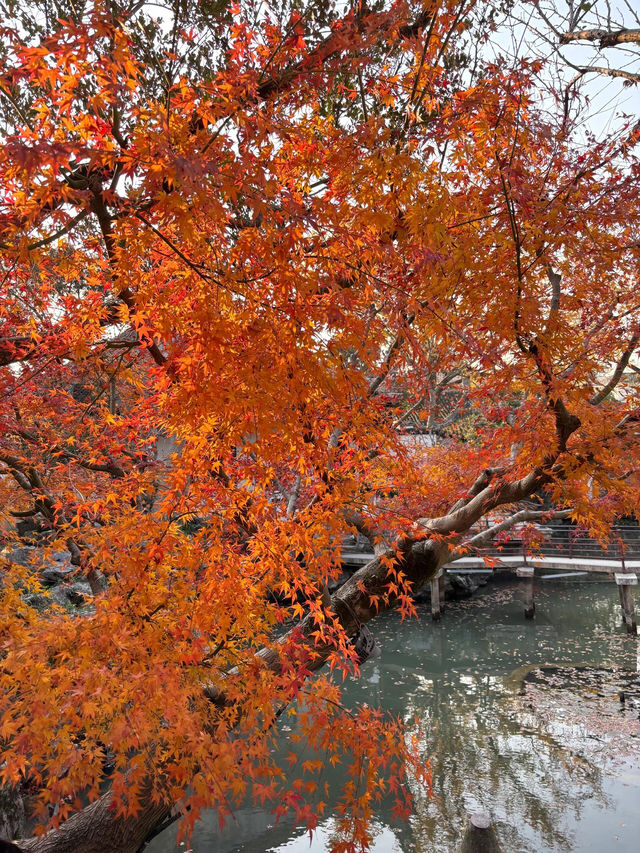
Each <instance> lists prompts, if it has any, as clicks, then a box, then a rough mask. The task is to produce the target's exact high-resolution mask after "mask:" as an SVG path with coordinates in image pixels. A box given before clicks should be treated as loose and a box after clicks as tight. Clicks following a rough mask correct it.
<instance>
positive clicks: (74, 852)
mask: <svg viewBox="0 0 640 853" xmlns="http://www.w3.org/2000/svg"><path fill="white" fill-rule="evenodd" d="M111 806H112V802H111V797H110V796H109V794H105V796H103V797H101V798H100V799H99V800H96V801H95V802H94V803H91V805H89V806H87V807H86V808H85V809H83V810H82V811H81V812H77V813H76V814H74V815H72V816H71V817H70V818H69V819H68V820H67V821H65V822H64V823H63V824H62V826H61V827H60V828H59V829H56V830H54V831H52V832H49V833H47V834H46V835H43V836H41V837H39V838H29V839H24V840H20V841H16V842H15V843H16V844H17V845H18V846H19V847H20V849H21V850H27V851H31V853H138V850H140V848H141V846H142V844H143V843H144V841H145V839H146V838H147V836H148V835H149V834H150V833H151V832H152V831H153V830H154V829H155V827H157V826H158V825H159V824H160V823H161V822H162V821H163V820H165V818H167V817H168V816H169V814H170V812H171V809H170V807H169V806H167V805H153V804H152V803H148V804H147V805H144V804H143V805H142V808H141V811H140V812H139V813H138V814H137V815H136V817H128V818H122V817H117V816H116V815H115V813H114V811H113V808H112V807H111Z"/></svg>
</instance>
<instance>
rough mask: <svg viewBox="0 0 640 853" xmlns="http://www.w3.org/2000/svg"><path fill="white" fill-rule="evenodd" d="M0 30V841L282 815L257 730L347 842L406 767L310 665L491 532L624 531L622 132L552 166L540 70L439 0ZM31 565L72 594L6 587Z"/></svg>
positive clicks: (299, 803)
mask: <svg viewBox="0 0 640 853" xmlns="http://www.w3.org/2000/svg"><path fill="white" fill-rule="evenodd" d="M3 8H4V10H5V23H4V25H3V27H2V41H1V43H0V55H1V57H2V59H1V66H0V109H1V110H2V113H1V114H2V121H3V142H4V145H3V149H2V153H1V155H0V173H1V175H2V198H1V206H0V245H1V249H2V259H1V264H2V269H1V274H2V288H3V302H2V306H1V307H0V363H1V364H2V368H1V370H0V385H1V403H0V406H1V408H0V418H1V421H2V438H1V439H0V465H1V466H2V467H1V469H0V492H1V494H2V510H1V513H2V536H3V539H4V545H5V546H6V547H5V550H4V552H3V554H4V557H3V564H2V568H1V576H0V577H1V586H0V596H1V601H2V614H3V618H2V626H1V627H0V637H1V642H2V659H1V660H2V664H1V668H0V738H1V741H2V764H1V765H0V774H1V778H2V780H3V781H4V782H5V783H7V784H11V785H20V784H28V785H29V786H30V789H31V790H33V791H35V792H36V795H35V797H34V800H35V802H36V814H37V816H38V817H39V818H40V820H41V822H42V824H43V825H47V826H48V828H49V832H48V833H47V834H46V835H45V836H43V837H34V838H31V839H26V840H23V841H20V846H21V847H22V848H23V849H26V850H36V851H49V850H52V851H58V850H59V851H63V850H74V851H87V853H90V851H97V850H101V851H105V850H112V851H136V850H138V849H139V847H140V846H141V845H142V844H143V843H144V840H145V838H146V837H147V836H148V834H149V833H150V832H152V831H153V830H154V829H155V828H156V827H157V826H158V825H161V824H162V823H163V821H165V820H166V819H167V818H169V817H170V816H171V815H173V814H176V813H179V814H182V815H183V817H184V819H185V821H186V823H187V824H189V822H192V821H193V820H195V819H196V817H197V815H198V813H199V810H200V809H202V808H203V807H205V806H214V807H215V808H216V809H218V811H219V812H220V815H221V818H222V819H224V817H225V815H227V814H228V813H229V812H230V811H232V809H233V807H234V804H235V803H237V802H238V801H240V800H241V799H242V798H243V797H245V796H253V797H255V798H256V799H258V800H260V801H269V802H271V803H273V804H274V807H275V810H276V813H283V812H284V811H294V812H295V813H296V815H297V817H298V818H299V819H300V820H302V821H305V822H306V823H307V825H308V826H309V827H310V828H313V827H314V826H315V824H316V822H317V820H318V817H319V815H321V814H322V807H323V806H320V807H319V806H318V804H317V802H315V803H314V806H313V808H312V807H311V806H310V805H309V799H310V798H311V797H313V796H314V795H316V794H317V793H318V792H319V793H320V794H321V793H322V792H321V791H320V789H319V788H318V785H319V783H318V780H317V778H316V775H317V771H318V769H319V768H320V767H321V762H320V761H318V762H316V761H315V760H310V761H307V762H304V765H303V766H301V767H300V768H299V772H298V773H297V774H296V773H295V770H294V771H292V772H288V775H286V776H285V774H284V768H282V767H281V766H279V765H278V763H277V761H276V759H275V758H274V753H273V752H272V751H271V746H272V744H273V742H274V739H275V738H276V726H275V724H276V721H277V718H278V716H279V715H280V713H281V712H282V710H283V709H285V708H289V710H290V711H292V712H294V713H295V717H296V737H298V738H300V739H301V740H304V741H306V742H308V743H309V744H310V745H311V746H312V747H313V748H314V749H315V750H316V751H317V753H318V754H319V755H323V756H327V757H328V760H330V761H338V760H345V761H346V762H347V763H349V762H353V763H352V764H351V765H350V766H351V770H350V774H348V775H347V780H348V781H347V784H346V785H345V789H344V794H343V800H342V801H341V803H340V804H339V807H338V813H339V814H340V815H341V817H340V823H341V827H342V829H343V831H344V837H343V839H342V841H336V844H337V845H338V847H339V846H340V844H341V845H342V849H345V850H346V849H360V847H362V846H363V845H366V843H367V842H368V840H369V839H370V829H369V828H368V823H369V818H370V816H371V810H372V808H373V804H374V803H375V801H376V799H377V798H380V797H381V796H382V795H383V794H386V793H388V792H391V794H393V795H394V796H395V797H396V799H397V809H398V812H399V813H401V814H402V813H406V811H407V809H408V803H409V794H408V790H407V789H406V788H405V786H404V785H403V782H402V780H403V777H404V774H406V773H410V774H415V775H416V776H418V777H420V778H422V779H423V780H425V781H428V768H427V767H426V766H425V765H424V760H423V759H422V758H421V757H420V755H419V751H418V750H417V748H416V747H415V745H413V744H412V743H411V742H409V743H407V740H409V741H410V739H407V738H406V737H405V733H404V731H403V729H402V727H401V725H400V723H399V722H397V721H393V720H391V721H390V720H386V719H384V718H383V717H382V715H380V714H379V713H378V712H376V711H374V710H371V709H366V708H363V709H360V710H359V711H358V712H357V713H356V712H348V711H346V710H345V709H343V708H342V707H341V704H340V698H339V695H340V694H339V688H338V686H337V682H336V680H335V679H333V678H332V677H331V675H329V676H327V675H324V674H320V675H316V676H315V677H314V678H313V679H309V675H310V674H311V673H314V672H316V673H317V672H318V671H319V670H320V669H321V668H322V667H323V665H324V664H328V668H329V669H330V670H338V671H340V670H342V671H343V673H348V672H352V671H354V670H357V666H358V658H357V653H356V651H355V648H354V644H353V638H354V637H355V636H356V635H357V634H358V632H359V631H361V629H362V627H363V626H364V625H365V624H366V623H367V622H368V621H369V620H370V619H372V618H373V617H374V616H375V615H376V614H377V613H379V612H381V611H382V610H385V609H388V608H391V607H396V606H399V607H400V608H402V610H403V613H404V614H406V615H407V616H410V615H411V614H412V612H413V610H414V606H413V603H412V597H411V596H412V592H413V591H415V590H416V589H417V588H419V587H420V586H421V585H423V584H424V583H425V582H427V581H428V580H429V579H430V578H432V577H433V576H434V575H435V574H436V573H437V572H438V571H439V570H440V568H441V567H442V566H443V565H444V564H445V563H446V562H447V561H448V560H449V559H451V557H452V556H454V555H455V554H456V553H459V552H460V550H461V549H462V550H464V548H465V547H470V546H469V545H465V543H469V542H471V540H472V538H473V536H474V535H476V532H475V531H474V530H472V528H473V526H474V525H475V524H476V523H477V522H478V521H479V520H480V519H482V518H483V517H486V516H488V515H490V514H491V513H493V512H495V511H496V510H500V511H503V510H504V512H505V513H507V514H509V519H513V520H517V521H519V520H522V519H523V518H525V519H528V518H534V517H546V516H548V515H549V511H548V510H545V509H544V508H541V509H538V510H536V509H535V508H534V509H531V508H529V509H524V510H523V509H522V506H521V502H522V501H523V500H525V499H538V498H539V497H540V496H544V497H545V499H548V500H551V501H552V502H553V504H554V505H555V506H556V507H558V510H559V512H561V513H563V514H565V515H566V514H567V513H570V514H571V515H572V517H573V518H574V519H578V520H580V521H581V522H582V523H584V524H585V525H586V526H588V527H589V528H590V529H591V531H592V532H593V533H594V534H596V535H598V536H601V537H606V535H607V531H608V526H609V524H610V523H611V521H612V520H613V519H614V518H615V517H616V516H619V515H623V514H633V513H634V512H636V508H637V505H638V481H637V475H636V467H637V466H636V464H635V460H636V459H637V452H638V435H637V428H638V391H637V388H636V387H635V386H633V385H631V384H629V383H627V384H626V385H625V386H624V393H615V392H616V390H618V391H619V384H620V381H621V379H622V377H623V376H624V373H625V369H627V368H628V367H630V366H633V364H634V362H633V353H634V352H635V350H636V347H637V342H638V335H639V334H640V330H639V329H638V320H637V317H638V297H637V293H636V290H637V286H636V282H637V278H638V269H637V266H638V263H639V254H638V245H639V241H638V227H637V224H636V223H637V213H638V198H637V192H636V191H635V183H636V182H637V177H638V163H637V159H636V155H635V145H636V142H637V136H638V131H637V129H635V128H630V127H625V128H624V129H623V130H622V131H621V132H620V133H619V134H618V136H617V137H616V138H613V139H607V140H604V141H599V142H598V141H596V140H594V139H590V140H588V144H584V143H581V144H577V142H576V139H575V136H574V127H573V126H572V124H571V121H570V117H569V114H568V112H567V110H566V109H564V108H563V107H562V105H560V107H559V110H558V115H557V116H556V115H554V114H550V113H549V110H548V106H547V105H541V104H540V103H539V101H538V98H537V88H536V87H537V81H538V77H537V75H538V73H539V72H540V65H541V64H540V62H539V61H538V60H530V61H527V60H520V61H518V62H514V63H512V64H511V65H508V64H507V63H500V64H491V63H489V62H487V61H483V60H482V59H481V58H479V57H478V56H477V55H476V56H475V59H474V60H473V61H472V54H473V46H474V44H475V43H477V42H478V41H482V39H483V38H485V37H488V36H489V35H490V33H491V28H492V20H493V19H492V15H493V11H492V9H491V7H490V6H488V5H485V4H482V3H476V2H473V0H468V2H462V0H441V1H440V2H436V1H435V0H434V2H425V3H420V2H414V3H411V2H400V0H393V2H389V3H376V4H370V5H367V4H365V3H356V4H352V5H348V4H347V5H345V4H341V3H336V4H332V3H327V2H306V3H297V2H292V3H288V2H282V3H279V4H278V3H276V4H272V5H271V6H269V7H268V8H267V7H266V6H264V5H263V4H259V3H256V4H255V5H254V4H253V3H251V2H238V3H235V4H232V3H228V2H201V3H199V4H198V3H194V4H189V3H185V4H176V6H175V8H173V10H168V11H167V14H166V15H165V16H164V17H161V18H159V19H157V20H156V19H155V18H154V17H153V9H152V8H146V7H145V6H144V4H142V3H133V2H131V3H129V4H127V3H121V4H118V3H103V2H96V3H95V4H86V5H85V4H77V3H69V5H68V6H67V5H64V4H60V5H58V4H56V3H53V4H52V3H50V2H43V3H42V4H38V3H30V4H28V8H27V5H25V6H24V7H22V6H21V5H20V4H19V3H15V4H13V3H9V4H7V3H5V4H3ZM447 393H448V394H449V400H455V406H454V411H453V413H452V412H451V411H449V412H446V411H443V409H444V408H446V407H444V406H443V400H444V399H445V398H446V396H447ZM410 417H417V418H418V419H420V420H421V421H422V423H423V424H424V425H425V428H426V429H428V430H430V431H436V432H439V435H440V439H441V440H440V441H439V442H426V443H425V442H419V441H408V440H407V435H406V431H404V430H403V426H405V427H406V424H407V422H408V419H409V418H410ZM454 427H455V428H454ZM160 447H162V448H163V451H162V452H160ZM536 496H538V498H536ZM509 519H507V521H506V522H505V521H504V520H502V521H500V522H499V524H498V527H500V529H503V528H504V527H505V526H508V524H509V523H511V522H510V521H509ZM25 520H31V522H33V524H34V525H35V526H36V527H37V535H36V537H35V539H34V540H33V541H34V542H35V547H33V548H32V549H30V551H29V559H26V560H22V561H16V560H15V559H13V558H12V555H13V554H15V550H13V549H15V547H16V546H17V545H19V544H20V543H21V539H20V537H19V536H18V529H17V525H16V521H25ZM355 530H358V531H360V532H363V533H365V534H366V535H368V536H369V538H370V539H371V541H372V542H374V543H375V546H376V556H375V557H374V558H373V559H372V560H371V562H370V563H369V564H368V565H366V566H365V567H364V568H363V569H361V570H360V571H359V572H357V573H356V574H355V575H354V576H353V578H351V579H350V580H349V581H348V582H347V583H345V584H344V585H343V586H341V587H340V588H339V589H338V590H337V592H334V594H333V595H331V594H330V593H329V584H330V582H331V581H332V580H335V579H336V578H337V576H338V575H339V573H340V558H339V550H340V542H341V537H342V536H343V535H344V534H345V533H348V532H352V531H355ZM476 541H477V540H476ZM60 551H64V552H68V554H69V555H70V562H71V565H72V567H73V569H74V571H75V573H76V575H77V577H82V578H86V582H87V583H88V585H89V586H88V587H87V588H86V589H85V588H83V589H84V593H83V594H82V595H81V599H82V602H83V606H82V607H79V608H71V607H65V606H62V605H61V604H60V602H59V601H56V600H55V599H53V598H52V597H51V596H50V595H48V594H47V592H46V590H44V589H43V586H42V572H43V570H44V569H45V567H47V566H50V564H51V561H52V559H53V556H54V555H55V554H57V553H59V552H60ZM72 574H73V572H72ZM294 700H299V701H298V704H296V705H291V703H292V702H293V701H294ZM350 756H352V757H350ZM293 758H294V756H292V761H293ZM105 789H106V790H105ZM324 807H326V806H324Z"/></svg>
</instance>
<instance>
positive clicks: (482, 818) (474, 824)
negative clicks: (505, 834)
mask: <svg viewBox="0 0 640 853" xmlns="http://www.w3.org/2000/svg"><path fill="white" fill-rule="evenodd" d="M460 853H502V848H501V847H500V844H499V843H498V836H497V835H496V831H495V829H494V828H493V826H492V825H491V819H490V817H489V816H488V815H486V814H472V815H471V817H470V818H469V826H468V827H467V831H466V832H465V834H464V839H463V841H462V847H461V848H460Z"/></svg>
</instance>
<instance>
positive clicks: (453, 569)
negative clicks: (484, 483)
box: [341, 525, 640, 634]
mask: <svg viewBox="0 0 640 853" xmlns="http://www.w3.org/2000/svg"><path fill="white" fill-rule="evenodd" d="M547 531H548V534H549V535H548V537H547V539H546V541H545V542H544V543H543V544H541V545H540V546H538V547H537V548H536V549H535V550H534V549H532V548H528V547H527V546H526V545H525V543H524V542H523V541H521V540H518V539H515V540H514V539H512V540H509V541H508V542H506V543H504V545H503V546H500V545H499V544H497V545H493V546H492V547H491V548H488V549H483V550H482V551H481V552H479V553H477V554H475V555H470V556H463V557H459V558H458V559H456V560H455V561H454V562H451V563H448V564H447V565H445V566H443V568H442V569H441V570H440V572H439V573H438V575H437V576H436V577H435V578H433V579H432V580H431V582H430V584H431V615H432V618H433V619H440V617H441V615H442V609H443V605H444V578H445V574H446V573H448V574H456V575H484V576H485V577H486V576H489V575H492V574H494V572H505V571H508V572H513V573H514V574H515V575H516V577H519V578H521V579H522V582H523V585H524V601H525V609H524V614H525V617H526V618H527V619H532V618H533V616H534V614H535V600H534V578H535V579H536V580H539V581H553V580H556V579H558V580H559V579H564V578H573V577H575V578H578V577H581V576H587V575H590V574H598V575H601V576H602V575H606V576H608V577H609V578H610V579H611V581H614V580H615V583H616V584H617V586H618V591H619V594H620V605H621V608H622V620H623V623H624V624H625V625H626V628H627V631H628V632H629V633H632V634H637V625H636V618H635V612H634V601H633V587H634V586H637V584H638V576H637V574H636V572H640V529H638V528H637V527H633V526H631V525H629V526H627V527H623V526H618V527H616V528H614V540H613V541H612V542H611V543H609V545H601V544H600V543H598V542H596V541H595V540H593V539H590V538H589V537H587V536H585V535H584V534H583V533H582V532H581V531H580V530H579V529H575V528H570V527H568V526H567V527H556V528H549V529H547ZM373 556H374V555H373V554H372V553H371V552H370V551H353V550H349V549H345V550H344V551H343V552H342V555H341V557H342V562H343V565H344V566H345V567H351V568H353V569H356V568H359V567H360V566H364V565H366V563H368V562H369V561H370V560H372V559H373Z"/></svg>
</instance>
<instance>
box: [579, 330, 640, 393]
mask: <svg viewBox="0 0 640 853" xmlns="http://www.w3.org/2000/svg"><path fill="white" fill-rule="evenodd" d="M639 339H640V336H639V335H634V336H633V337H632V338H631V340H630V342H629V346H628V347H627V348H626V350H625V351H624V352H623V353H622V355H621V356H620V360H619V361H618V364H617V365H616V369H615V370H614V371H613V375H612V377H611V379H610V380H609V381H608V382H607V384H606V385H605V386H604V388H602V389H601V390H600V391H598V393H597V394H594V395H593V397H591V399H590V400H589V402H590V403H591V405H592V406H598V405H599V404H600V403H602V401H603V400H606V398H607V397H608V396H609V394H610V393H611V392H612V391H613V390H614V388H615V387H616V385H617V384H618V382H620V380H621V379H622V374H623V373H624V371H625V368H626V366H627V365H628V364H629V359H630V358H631V356H632V355H633V352H634V350H635V348H636V345H637V343H638V340H639Z"/></svg>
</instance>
